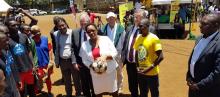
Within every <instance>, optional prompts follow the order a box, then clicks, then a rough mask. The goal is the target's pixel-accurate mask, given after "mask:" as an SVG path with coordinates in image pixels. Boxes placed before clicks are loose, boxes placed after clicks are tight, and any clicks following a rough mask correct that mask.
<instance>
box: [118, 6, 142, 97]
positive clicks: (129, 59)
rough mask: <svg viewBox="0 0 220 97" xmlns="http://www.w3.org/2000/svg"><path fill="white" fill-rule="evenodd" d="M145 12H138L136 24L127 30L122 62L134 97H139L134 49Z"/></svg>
mask: <svg viewBox="0 0 220 97" xmlns="http://www.w3.org/2000/svg"><path fill="white" fill-rule="evenodd" d="M144 14H145V13H144V10H137V11H136V12H135V14H134V18H135V23H134V25H132V26H131V27H129V28H128V29H127V30H126V32H127V33H126V34H125V38H124V44H123V48H122V61H123V62H124V64H126V69H127V75H128V86H129V90H130V92H131V96H132V97H138V79H137V77H138V76H137V60H136V52H135V50H134V49H133V45H134V42H135V39H136V38H137V36H138V34H139V28H138V25H139V24H140V22H141V20H142V19H143V18H145V17H144Z"/></svg>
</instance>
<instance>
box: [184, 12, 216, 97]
mask: <svg viewBox="0 0 220 97" xmlns="http://www.w3.org/2000/svg"><path fill="white" fill-rule="evenodd" d="M219 27H220V24H219V15H217V14H208V15H205V16H204V17H202V19H201V21H200V30H201V33H202V35H201V36H200V37H199V38H198V39H197V40H196V45H195V47H194V48H193V51H192V53H191V56H190V58H189V61H188V72H187V75H186V81H187V85H188V87H189V95H188V96H189V97H220V92H219V90H220V33H219Z"/></svg>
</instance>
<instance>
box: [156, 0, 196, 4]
mask: <svg viewBox="0 0 220 97" xmlns="http://www.w3.org/2000/svg"><path fill="white" fill-rule="evenodd" d="M171 1H175V0H152V4H153V5H165V4H171ZM196 1H197V2H200V0H193V3H195V2H196ZM191 2H192V0H180V3H191Z"/></svg>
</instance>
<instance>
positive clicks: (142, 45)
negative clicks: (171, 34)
mask: <svg viewBox="0 0 220 97" xmlns="http://www.w3.org/2000/svg"><path fill="white" fill-rule="evenodd" d="M134 49H135V50H136V51H137V52H138V63H139V67H140V68H142V69H146V68H148V67H150V66H151V65H152V64H153V63H154V61H155V60H156V59H157V57H158V56H157V54H156V51H158V50H162V46H161V43H160V40H159V38H158V37H157V36H156V35H154V34H152V33H149V34H148V35H147V36H146V37H143V36H142V35H139V36H138V37H137V39H136V41H135V43H134ZM158 73H159V68H158V66H156V67H154V68H153V69H152V70H151V71H149V72H148V73H146V75H157V74H158Z"/></svg>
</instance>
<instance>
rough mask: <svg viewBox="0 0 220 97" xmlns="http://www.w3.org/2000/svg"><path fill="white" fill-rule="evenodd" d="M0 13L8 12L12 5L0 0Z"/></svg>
mask: <svg viewBox="0 0 220 97" xmlns="http://www.w3.org/2000/svg"><path fill="white" fill-rule="evenodd" d="M0 4H1V5H0V12H7V10H8V9H9V8H11V6H10V5H8V3H6V2H5V0H0Z"/></svg>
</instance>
